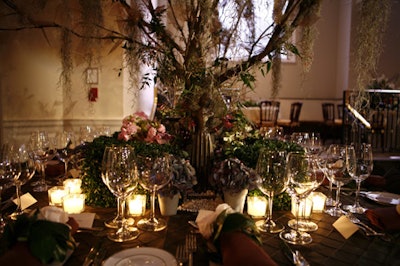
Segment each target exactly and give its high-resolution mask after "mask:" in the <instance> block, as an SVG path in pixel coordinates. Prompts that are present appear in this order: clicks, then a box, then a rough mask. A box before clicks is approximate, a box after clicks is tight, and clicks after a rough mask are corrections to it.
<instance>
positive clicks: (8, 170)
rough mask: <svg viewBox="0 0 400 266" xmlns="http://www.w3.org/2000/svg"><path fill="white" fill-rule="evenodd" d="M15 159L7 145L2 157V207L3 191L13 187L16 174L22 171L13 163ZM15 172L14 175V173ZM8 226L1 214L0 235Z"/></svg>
mask: <svg viewBox="0 0 400 266" xmlns="http://www.w3.org/2000/svg"><path fill="white" fill-rule="evenodd" d="M12 161H13V159H10V150H9V146H8V145H7V146H6V147H4V149H2V156H1V161H0V206H1V203H2V195H3V191H4V190H6V189H8V188H10V187H11V186H13V182H14V177H15V174H17V173H18V171H20V170H21V168H19V169H18V165H15V164H14V167H13V164H12V163H11V162H12ZM13 172H14V173H13ZM5 226H6V221H5V219H4V217H3V214H2V213H1V212H0V233H2V232H3V231H4V228H5Z"/></svg>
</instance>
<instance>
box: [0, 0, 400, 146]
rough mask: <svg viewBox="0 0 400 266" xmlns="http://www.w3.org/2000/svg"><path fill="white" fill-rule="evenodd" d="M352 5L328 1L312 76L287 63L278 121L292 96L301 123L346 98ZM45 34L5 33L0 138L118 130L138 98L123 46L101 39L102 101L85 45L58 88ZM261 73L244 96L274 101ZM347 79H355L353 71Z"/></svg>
mask: <svg viewBox="0 0 400 266" xmlns="http://www.w3.org/2000/svg"><path fill="white" fill-rule="evenodd" d="M393 1H394V0H393ZM394 2H395V1H394ZM352 3H354V0H353V1H352V0H324V1H323V5H322V10H321V18H320V20H319V21H318V22H317V26H318V31H319V34H318V36H317V39H316V41H315V50H314V63H313V66H312V68H311V71H310V73H308V74H307V75H306V76H303V75H302V68H301V65H300V62H299V61H296V62H295V63H285V64H284V65H283V71H282V87H281V90H280V92H279V95H278V99H279V100H280V101H281V103H282V105H281V112H280V118H283V119H284V118H288V116H289V108H290V107H289V106H290V103H291V102H293V101H298V100H300V101H302V102H303V109H302V113H301V115H300V120H313V121H315V120H322V109H321V102H324V101H331V102H335V103H339V102H341V97H342V90H343V89H346V88H345V87H346V86H344V85H343V84H347V80H346V79H347V78H346V75H348V73H349V72H348V71H345V70H346V69H347V68H348V64H349V60H348V58H347V57H346V54H343V47H346V45H344V46H343V45H342V44H341V42H342V41H343V40H345V39H346V38H345V35H346V34H345V33H343V32H344V31H345V29H346V25H343V17H342V16H343V15H344V14H345V13H346V12H344V11H345V9H343V8H351V4H352ZM399 5H400V4H399V3H395V4H394V5H393V7H392V16H391V22H390V25H389V28H388V33H387V34H386V36H385V48H386V49H385V53H384V54H383V55H382V59H381V61H380V69H379V70H378V72H379V73H382V74H386V76H392V75H394V74H398V62H400V54H399V53H398V51H397V49H398V47H400V45H399V42H400V41H399V40H400V36H399V31H398V30H396V26H397V25H398V23H399V19H400V17H399V16H397V14H400V9H399ZM46 36H47V37H48V39H49V43H48V42H47V41H46V39H45V38H44V35H43V34H42V32H41V31H40V30H30V31H19V32H0V60H1V64H0V90H1V94H0V103H1V108H0V116H1V119H0V123H1V124H0V127H1V129H2V131H1V134H2V136H0V142H1V141H5V140H7V139H10V138H11V139H13V138H26V137H27V136H28V135H29V132H30V131H31V130H33V129H36V128H39V127H44V128H46V129H50V130H59V129H68V128H73V129H74V130H75V131H78V129H79V127H80V126H82V125H87V124H89V125H98V126H100V125H108V126H111V127H112V130H117V129H119V126H120V121H121V119H122V118H123V117H124V116H125V115H126V114H127V113H129V111H130V110H134V109H135V108H136V107H135V106H133V105H132V101H131V100H132V98H135V97H136V96H134V95H131V94H129V92H128V91H127V90H128V89H127V85H126V77H125V78H124V76H118V69H120V68H121V66H122V58H123V55H122V49H116V50H115V51H114V52H112V53H111V54H109V53H108V52H109V50H110V47H111V45H112V44H111V43H110V44H103V46H102V48H101V51H102V53H101V60H100V62H99V63H98V64H96V65H94V67H98V68H99V84H98V85H97V86H96V87H98V89H99V98H98V100H97V102H93V103H90V102H89V101H88V100H87V90H88V88H89V86H88V85H87V84H86V83H85V81H84V73H85V68H86V66H85V65H84V64H83V61H82V58H81V57H82V54H80V52H79V49H77V50H75V52H74V54H73V60H74V61H73V63H74V67H75V68H74V72H73V76H72V82H73V83H72V91H71V93H70V95H69V96H70V98H69V97H64V96H63V92H62V90H61V88H60V86H59V85H58V79H59V73H60V69H61V65H60V60H59V56H58V47H59V43H58V40H59V37H58V33H57V31H55V30H46ZM74 45H75V46H76V47H79V45H84V43H81V42H78V41H77V39H76V38H74ZM350 73H351V71H350ZM257 78H258V80H257V82H256V89H255V91H254V92H249V93H247V94H246V98H247V99H253V100H256V101H259V100H262V99H268V98H270V94H271V91H270V88H271V85H270V77H269V76H267V78H264V77H262V76H261V75H258V76H257ZM124 79H125V81H124ZM349 80H350V84H351V82H352V80H353V77H352V75H351V74H350V77H349ZM347 87H351V85H349V86H347ZM145 97H147V96H145ZM129 98H131V99H129ZM142 98H143V97H142ZM21 135H23V136H22V137H21Z"/></svg>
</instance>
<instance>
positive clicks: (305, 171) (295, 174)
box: [279, 152, 324, 245]
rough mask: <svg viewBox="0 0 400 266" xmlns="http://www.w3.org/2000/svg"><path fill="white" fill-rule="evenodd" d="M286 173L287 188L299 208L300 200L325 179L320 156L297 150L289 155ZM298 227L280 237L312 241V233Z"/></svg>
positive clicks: (302, 241) (285, 239)
mask: <svg viewBox="0 0 400 266" xmlns="http://www.w3.org/2000/svg"><path fill="white" fill-rule="evenodd" d="M285 175H286V176H287V178H288V180H289V184H288V186H287V190H288V192H289V194H290V195H291V196H292V197H295V199H296V205H297V209H298V210H299V209H300V202H301V201H302V200H303V199H305V198H307V197H308V195H310V193H311V192H312V191H314V190H315V189H317V188H318V187H319V186H320V184H321V183H322V181H323V180H324V175H323V174H321V171H320V165H319V163H318V158H317V157H316V156H314V155H310V154H301V153H296V152H291V153H289V155H288V159H287V163H286V172H285ZM296 219H297V222H299V217H298V216H296ZM298 228H299V226H297V227H296V229H292V228H289V229H286V230H284V231H282V232H281V233H280V234H279V237H280V238H281V239H283V240H284V241H286V242H288V243H291V244H295V245H304V244H309V243H311V242H312V237H311V235H310V234H309V233H307V232H304V231H300V230H298Z"/></svg>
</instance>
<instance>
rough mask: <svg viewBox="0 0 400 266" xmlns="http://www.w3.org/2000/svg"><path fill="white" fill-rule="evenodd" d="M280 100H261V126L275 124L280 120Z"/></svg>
mask: <svg viewBox="0 0 400 266" xmlns="http://www.w3.org/2000/svg"><path fill="white" fill-rule="evenodd" d="M279 107H280V102H278V101H261V102H260V128H261V127H270V126H275V125H276V124H277V121H278V114H279Z"/></svg>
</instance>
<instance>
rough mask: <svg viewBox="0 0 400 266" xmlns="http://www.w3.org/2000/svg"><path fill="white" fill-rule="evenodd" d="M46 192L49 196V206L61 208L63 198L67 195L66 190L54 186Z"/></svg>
mask: <svg viewBox="0 0 400 266" xmlns="http://www.w3.org/2000/svg"><path fill="white" fill-rule="evenodd" d="M47 192H48V195H49V205H51V206H62V200H63V197H64V196H65V195H67V194H68V189H67V188H65V187H63V186H55V187H52V188H50V189H49V190H48V191H47Z"/></svg>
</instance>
